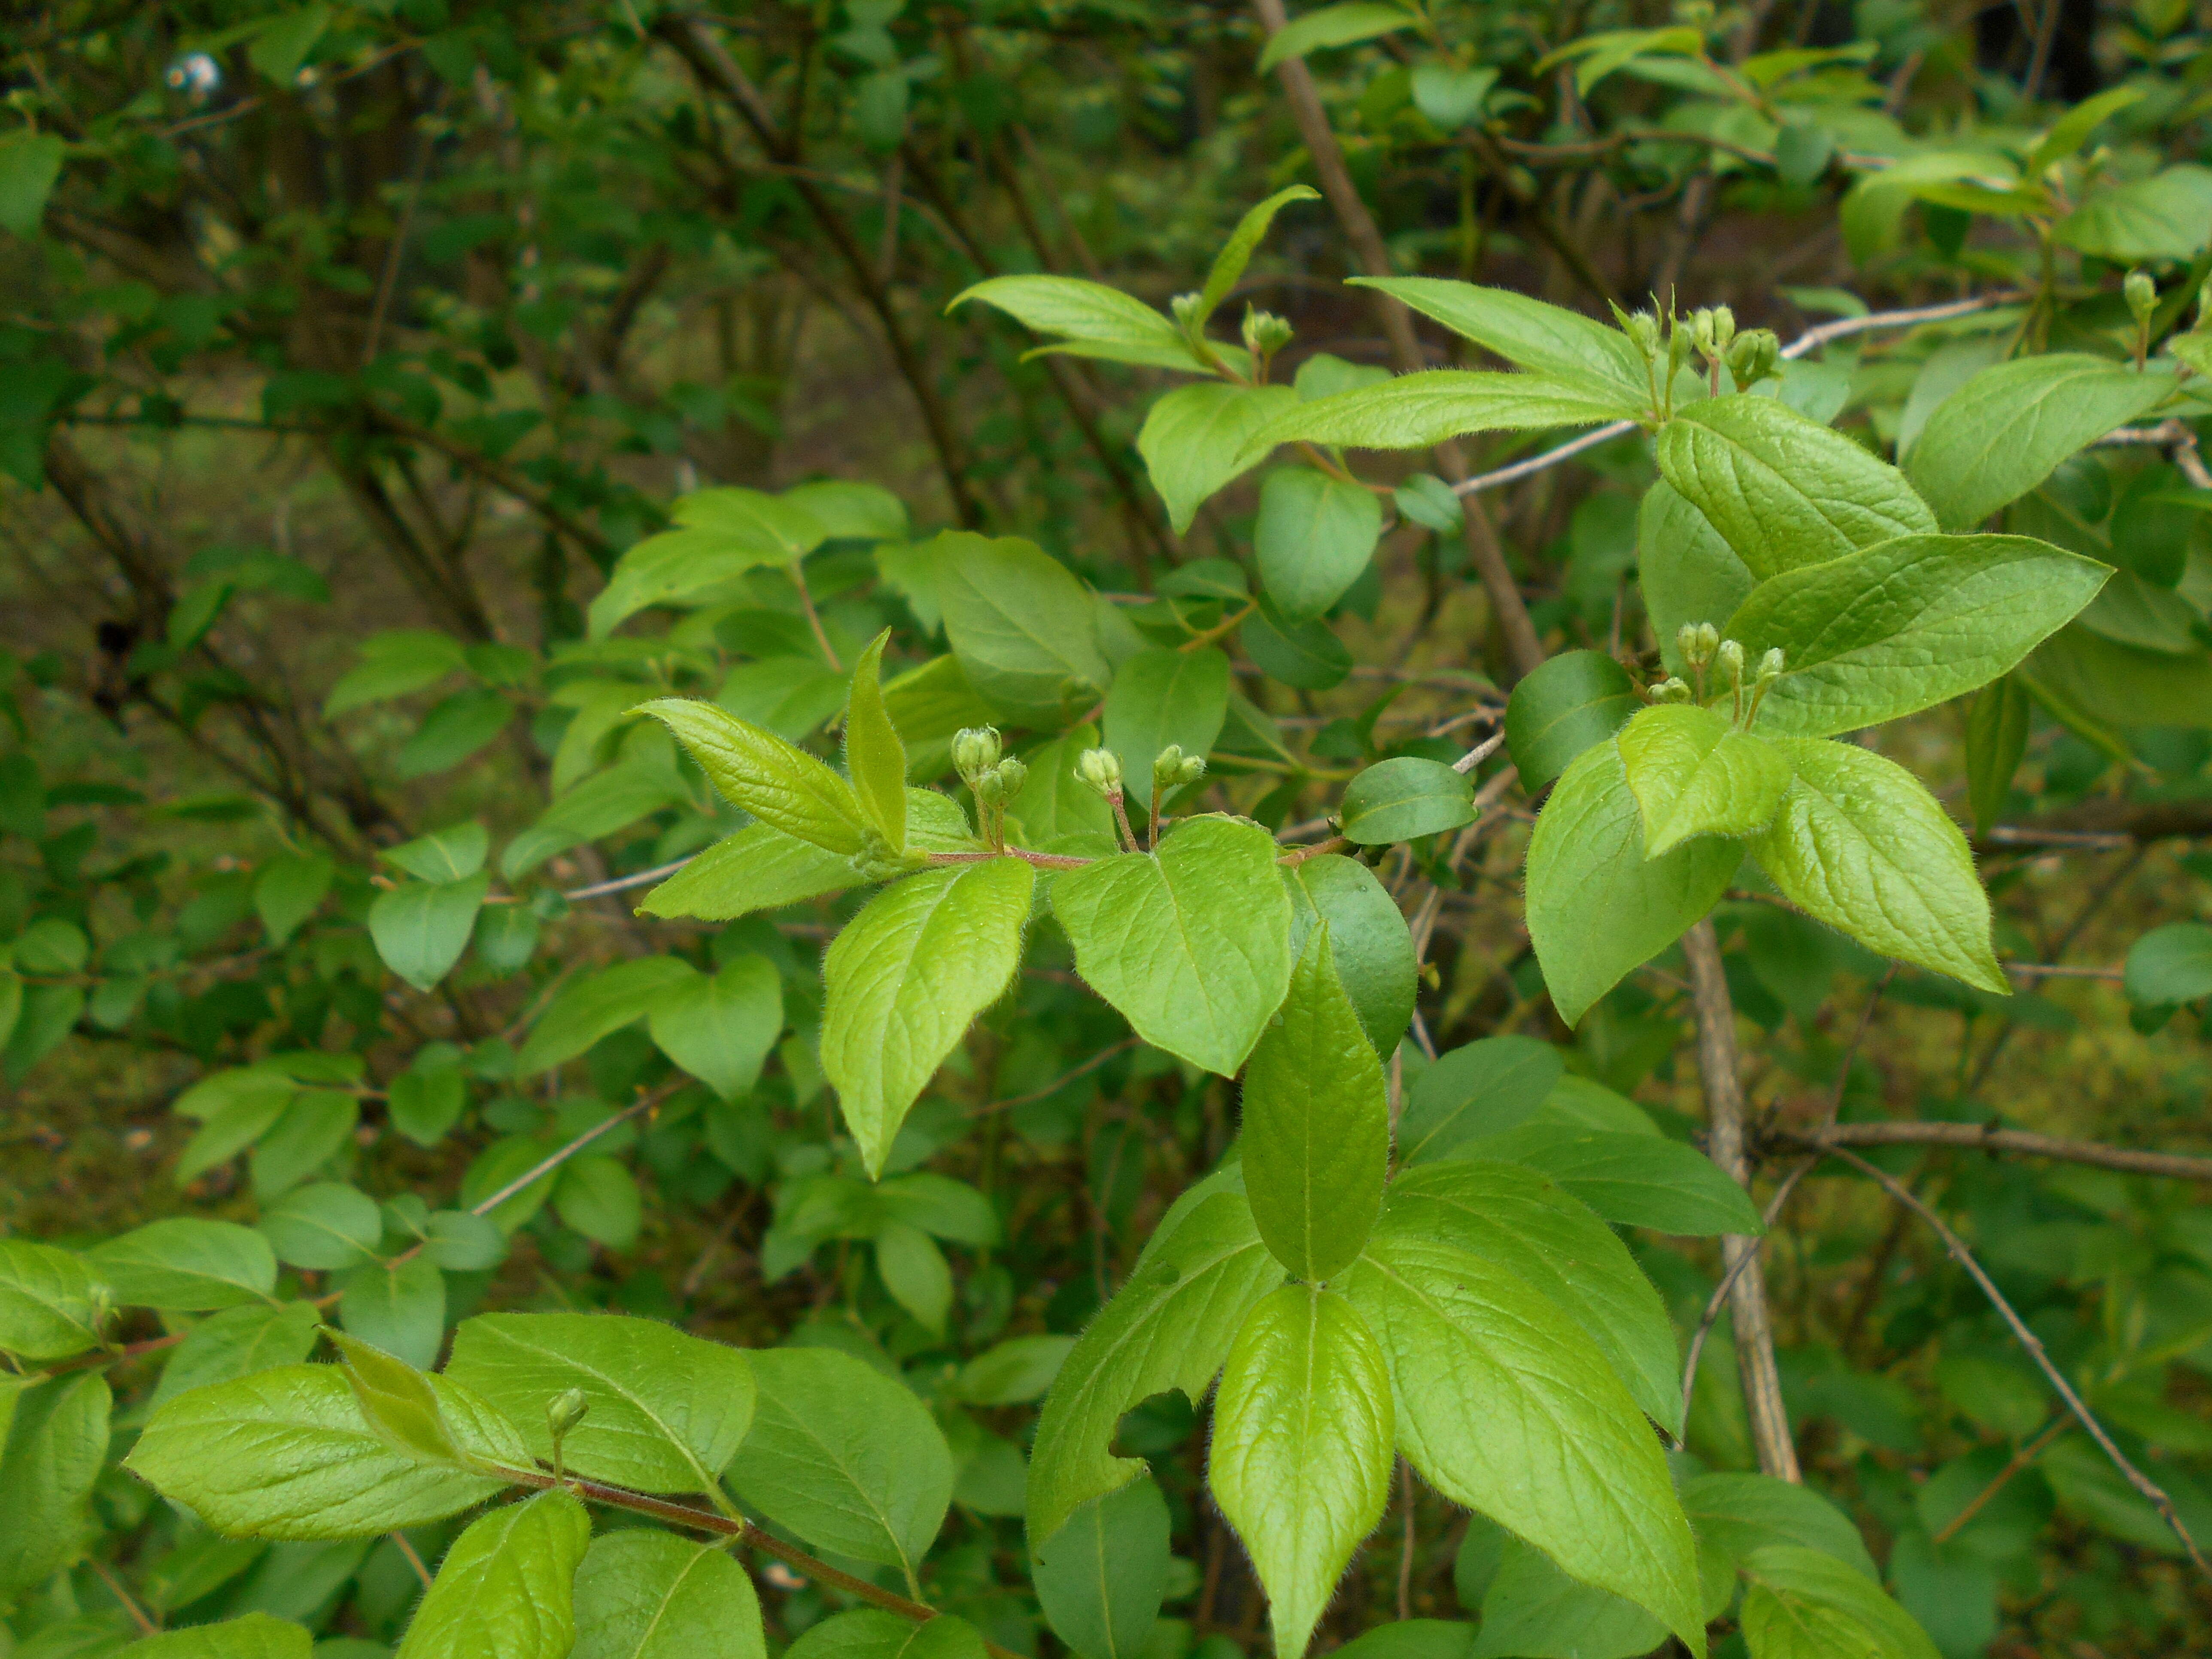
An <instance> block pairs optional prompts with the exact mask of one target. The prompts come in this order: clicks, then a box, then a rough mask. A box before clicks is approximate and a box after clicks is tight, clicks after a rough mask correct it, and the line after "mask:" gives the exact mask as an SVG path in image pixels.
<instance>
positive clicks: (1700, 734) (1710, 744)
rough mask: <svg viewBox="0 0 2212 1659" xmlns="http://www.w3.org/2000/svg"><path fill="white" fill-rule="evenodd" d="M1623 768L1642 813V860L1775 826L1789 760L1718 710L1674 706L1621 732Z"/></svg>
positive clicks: (1649, 713) (1649, 712)
mask: <svg viewBox="0 0 2212 1659" xmlns="http://www.w3.org/2000/svg"><path fill="white" fill-rule="evenodd" d="M1618 742H1619V744H1620V760H1621V765H1622V766H1623V768H1624V769H1626V774H1627V777H1628V788H1629V792H1630V793H1632V794H1633V795H1634V796H1635V797H1636V804H1637V805H1638V807H1639V808H1640V809H1641V810H1642V811H1643V813H1644V857H1645V858H1647V859H1656V858H1664V857H1665V856H1666V855H1667V854H1668V853H1671V852H1673V851H1674V848H1677V847H1679V846H1680V845H1681V844H1682V843H1683V842H1686V841H1688V840H1690V839H1691V838H1692V836H1734V837H1737V838H1741V837H1742V836H1748V835H1750V834H1752V833H1753V831H1754V830H1759V829H1765V827H1766V826H1767V825H1768V824H1770V823H1773V822H1774V814H1775V811H1776V810H1777V809H1778V807H1779V806H1780V805H1781V804H1782V792H1783V791H1784V790H1785V789H1787V788H1788V787H1790V763H1789V762H1788V760H1786V759H1785V758H1784V756H1783V753H1782V751H1781V750H1778V749H1777V748H1776V747H1775V746H1774V745H1773V744H1771V743H1769V742H1767V741H1766V740H1765V738H1760V737H1757V736H1754V735H1753V733H1751V732H1746V731H1742V730H1741V729H1740V728H1738V727H1737V726H1735V725H1734V724H1733V723H1732V722H1731V721H1730V720H1729V717H1728V715H1727V714H1725V713H1723V711H1722V710H1721V709H1720V708H1699V707H1698V706H1697V705H1696V704H1694V703H1668V704H1662V705H1661V706H1659V707H1657V708H1646V709H1644V711H1643V712H1642V713H1641V714H1638V715H1637V716H1636V717H1635V718H1634V719H1632V720H1630V721H1629V722H1628V724H1627V725H1626V726H1622V727H1621V728H1620V738H1618Z"/></svg>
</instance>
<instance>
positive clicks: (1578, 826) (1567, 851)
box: [1528, 743, 1794, 1025]
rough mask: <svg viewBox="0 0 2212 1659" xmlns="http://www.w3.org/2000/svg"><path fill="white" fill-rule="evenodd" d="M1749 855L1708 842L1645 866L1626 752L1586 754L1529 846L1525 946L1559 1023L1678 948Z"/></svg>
mask: <svg viewBox="0 0 2212 1659" xmlns="http://www.w3.org/2000/svg"><path fill="white" fill-rule="evenodd" d="M1793 752H1794V751H1793ZM1785 810H1786V809H1785ZM1743 850H1744V849H1743V848H1742V846H1741V844H1740V843H1738V842H1733V841H1724V840H1722V839H1720V838H1718V837H1716V836H1707V837H1705V839H1703V840H1699V841H1692V842H1684V843H1683V844H1682V845H1681V846H1680V847H1678V848H1675V849H1674V851H1673V852H1671V853H1669V854H1667V856H1666V857H1665V858H1662V859H1646V858H1645V857H1644V826H1643V813H1642V811H1641V809H1639V808H1638V805H1637V804H1636V797H1635V795H1634V794H1633V793H1631V791H1630V789H1629V787H1628V772H1627V768H1626V765H1625V763H1623V762H1622V760H1621V757H1620V746H1619V745H1618V744H1613V743H1601V744H1598V745H1596V746H1595V748H1592V749H1589V750H1584V751H1583V754H1582V756H1581V757H1580V758H1579V759H1577V761H1576V762H1575V763H1574V764H1573V765H1571V766H1570V767H1569V768H1568V769H1566V773H1565V775H1564V776H1562V777H1561V778H1560V780H1559V785H1558V787H1556V788H1554V789H1553V791H1552V795H1551V799H1549V800H1547V802H1545V804H1544V810H1543V811H1542V812H1541V813H1540V814H1539V815H1538V817H1537V819H1536V828H1535V831H1534V834H1533V835H1531V836H1529V838H1528V937H1529V940H1530V942H1531V943H1532V944H1534V945H1535V947H1536V959H1537V961H1538V963H1541V965H1542V968H1543V970H1544V982H1545V984H1546V985H1547V986H1548V987H1550V989H1551V993H1552V1001H1553V1006H1556V1007H1557V1008H1558V1009H1559V1018H1561V1019H1563V1020H1565V1021H1566V1023H1567V1024H1569V1025H1574V1024H1578V1023H1579V1022H1580V1021H1581V1019H1582V1017H1583V1014H1584V1013H1585V1012H1588V1011H1589V1006H1590V1005H1591V1004H1592V1003H1594V1002H1595V1001H1596V1000H1598V999H1599V998H1600V997H1601V996H1603V995H1604V994H1606V993H1607V991H1610V990H1611V989H1612V988H1613V987H1614V986H1615V985H1617V984H1619V983H1620V981H1621V980H1622V979H1623V978H1625V977H1626V975H1628V974H1629V973H1631V972H1632V970H1634V969H1637V968H1639V967H1641V966H1642V965H1643V964H1644V963H1646V962H1649V961H1650V959H1651V958H1652V957H1655V956H1656V955H1658V953H1659V952H1660V951H1663V950H1665V949H1666V948H1667V947H1668V945H1672V944H1673V943H1674V941H1675V940H1676V939H1680V937H1681V936H1682V934H1683V933H1684V931H1685V930H1686V929H1687V928H1688V927H1689V926H1690V925H1691V923H1692V922H1694V921H1698V920H1699V918H1700V917H1701V916H1703V915H1705V913H1706V912H1707V911H1708V910H1710V909H1711V908H1712V907H1713V905H1714V903H1715V902H1716V901H1717V900H1718V899H1719V897H1720V896H1721V895H1722V894H1723V893H1724V892H1726V891H1727V890H1728V884H1729V878H1731V877H1733V876H1734V875H1735V871H1736V866H1738V865H1739V864H1741V862H1742V860H1743Z"/></svg>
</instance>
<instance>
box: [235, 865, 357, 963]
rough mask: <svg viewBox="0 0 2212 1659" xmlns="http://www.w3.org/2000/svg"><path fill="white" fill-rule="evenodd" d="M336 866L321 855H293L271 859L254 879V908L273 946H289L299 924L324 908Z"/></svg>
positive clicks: (298, 928) (297, 930)
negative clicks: (324, 901)
mask: <svg viewBox="0 0 2212 1659" xmlns="http://www.w3.org/2000/svg"><path fill="white" fill-rule="evenodd" d="M336 873H337V866H336V865H334V864H332V863H331V860H328V859H326V858H325V857H323V856H322V855H321V854H319V853H316V854H301V853H290V854H284V855H283V856H281V857H278V858H273V859H270V860H269V861H268V862H267V863H266V864H264V865H263V866H261V872H260V874H258V876H256V877H255V878H253V909H254V913H255V914H256V915H258V916H259V917H260V918H261V926H262V927H263V929H264V931H265V932H266V933H268V935H269V943H270V945H272V946H274V947H276V948H279V949H281V948H282V947H283V945H286V944H288V943H289V942H290V940H291V938H292V935H293V934H295V933H298V932H299V931H300V925H301V923H302V922H304V921H307V918H308V917H310V916H312V915H314V914H315V912H316V911H317V910H319V909H320V908H322V904H323V900H324V898H325V896H327V895H328V894H329V892H330V890H331V877H332V876H334V875H335V874H336Z"/></svg>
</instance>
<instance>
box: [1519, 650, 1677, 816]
mask: <svg viewBox="0 0 2212 1659" xmlns="http://www.w3.org/2000/svg"><path fill="white" fill-rule="evenodd" d="M1643 706H1644V703H1643V700H1642V699H1641V698H1639V697H1638V696H1637V695H1636V683H1635V682H1634V681H1633V680H1632V679H1630V678H1628V671H1627V670H1626V668H1623V667H1622V666H1621V665H1620V662H1619V661H1618V660H1617V659H1614V658H1613V657H1611V656H1608V655H1607V653H1604V652H1602V651H1562V652H1561V653H1559V655H1558V656H1556V657H1553V658H1551V659H1548V660H1547V661H1546V662H1545V663H1544V664H1543V665H1542V666H1541V667H1539V668H1538V669H1537V670H1536V671H1534V673H1531V674H1529V675H1528V676H1526V677H1525V678H1522V679H1521V680H1520V681H1519V682H1518V683H1517V684H1515V686H1514V688H1513V694H1512V696H1510V697H1509V698H1508V699H1507V700H1506V704H1505V749H1506V752H1507V753H1508V754H1510V755H1511V756H1512V757H1513V764H1514V766H1515V768H1516V769H1517V770H1518V771H1519V772H1520V774H1521V782H1522V787H1524V788H1527V789H1529V790H1537V789H1541V788H1542V787H1544V786H1545V785H1546V784H1547V783H1549V782H1551V781H1552V780H1553V778H1556V777H1558V776H1559V774H1560V773H1562V772H1564V771H1565V770H1566V769H1567V768H1568V767H1570V766H1571V765H1572V764H1573V763H1574V762H1575V760H1576V758H1577V757H1578V756H1580V755H1581V754H1582V752H1583V750H1585V749H1588V748H1589V747H1591V746H1592V745H1593V744H1601V743H1603V742H1604V741H1605V740H1606V739H1607V738H1609V737H1611V736H1612V735H1613V733H1614V732H1618V731H1619V730H1620V727H1621V723H1622V722H1623V721H1625V720H1627V719H1628V718H1629V717H1630V716H1631V715H1632V714H1635V713H1636V711H1637V710H1638V709H1639V708H1642V707H1643Z"/></svg>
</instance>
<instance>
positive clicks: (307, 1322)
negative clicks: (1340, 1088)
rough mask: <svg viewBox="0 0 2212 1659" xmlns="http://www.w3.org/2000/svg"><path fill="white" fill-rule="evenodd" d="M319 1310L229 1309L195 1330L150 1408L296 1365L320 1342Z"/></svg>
mask: <svg viewBox="0 0 2212 1659" xmlns="http://www.w3.org/2000/svg"><path fill="white" fill-rule="evenodd" d="M322 1323H323V1320H322V1310H320V1309H319V1308H317V1307H316V1306H315V1304H313V1303H312V1302H286V1303H283V1304H278V1305H276V1306H273V1307H272V1306H270V1305H269V1304H266V1303H258V1304H254V1305H252V1306H251V1307H244V1308H228V1309H225V1310H223V1311H222V1312H221V1313H219V1314H214V1315H210V1316H209V1317H207V1318H205V1319H203V1320H201V1321H200V1322H199V1323H197V1325H195V1326H193V1327H192V1328H191V1334H189V1335H187V1336H186V1337H185V1340H184V1341H183V1342H181V1343H179V1345H178V1346H177V1349H176V1351H175V1352H173V1353H172V1354H171V1355H170V1356H169V1363H168V1364H167V1365H164V1366H163V1367H162V1368H161V1381H160V1382H159V1383H156V1384H155V1388H154V1397H153V1399H152V1400H151V1401H149V1408H150V1409H152V1410H154V1411H157V1412H158V1411H160V1410H161V1407H164V1406H166V1405H167V1404H168V1403H169V1402H170V1401H172V1400H174V1399H176V1398H177V1397H178V1396H179V1395H185V1394H189V1393H191V1390H193V1389H204V1388H211V1387H213V1386H214V1385H215V1384H216V1383H232V1382H235V1381H236V1380H237V1379H238V1378H240V1377H241V1376H252V1375H254V1374H255V1373H256V1372H258V1371H266V1370H275V1369H276V1367H277V1366H279V1365H296V1364H300V1363H301V1361H302V1360H304V1359H305V1358H307V1356H308V1355H309V1354H311V1353H313V1352H314V1351H315V1345H316V1343H318V1342H319V1341H321V1340H322Z"/></svg>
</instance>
